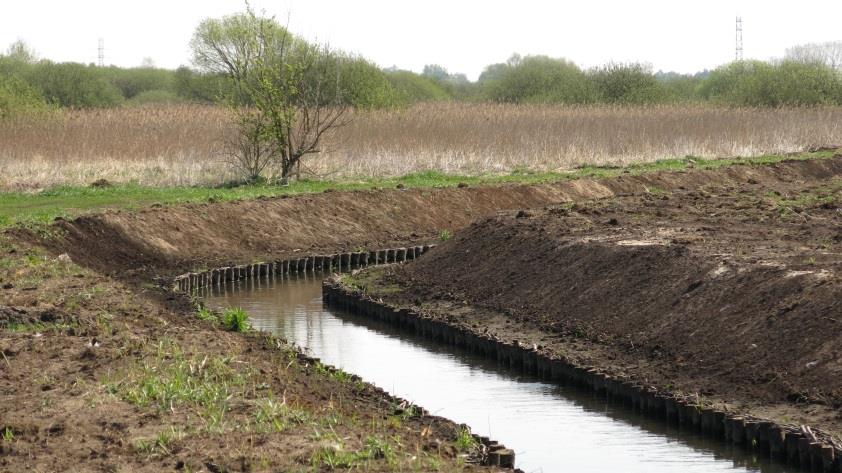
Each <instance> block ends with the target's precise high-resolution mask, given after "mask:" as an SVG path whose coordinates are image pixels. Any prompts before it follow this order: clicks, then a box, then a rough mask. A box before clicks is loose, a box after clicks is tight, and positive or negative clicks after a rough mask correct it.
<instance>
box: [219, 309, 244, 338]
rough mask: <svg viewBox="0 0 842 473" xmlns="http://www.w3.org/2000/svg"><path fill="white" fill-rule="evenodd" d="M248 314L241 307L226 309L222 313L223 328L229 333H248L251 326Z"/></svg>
mask: <svg viewBox="0 0 842 473" xmlns="http://www.w3.org/2000/svg"><path fill="white" fill-rule="evenodd" d="M248 318H249V316H248V314H247V313H246V311H244V310H243V309H241V308H239V307H232V308H229V309H225V312H223V313H222V318H221V320H220V322H222V327H223V328H224V329H225V330H228V331H229V332H247V331H248V330H249V329H250V328H251V325H250V324H249V322H248Z"/></svg>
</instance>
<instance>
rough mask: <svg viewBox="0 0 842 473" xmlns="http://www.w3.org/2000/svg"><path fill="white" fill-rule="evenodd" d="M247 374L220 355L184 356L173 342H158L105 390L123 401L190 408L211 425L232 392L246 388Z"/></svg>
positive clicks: (218, 420)
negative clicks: (144, 356) (121, 377)
mask: <svg viewBox="0 0 842 473" xmlns="http://www.w3.org/2000/svg"><path fill="white" fill-rule="evenodd" d="M248 384H249V374H248V373H246V374H243V373H240V372H238V371H237V370H236V369H235V368H234V367H233V366H232V359H230V358H227V357H222V356H214V357H207V356H192V357H187V356H185V355H184V353H183V352H182V351H181V349H180V347H178V346H177V345H175V344H168V343H161V344H159V345H158V347H157V353H156V354H155V355H154V356H152V357H151V358H147V359H144V360H143V362H142V363H140V364H138V365H137V366H134V367H133V368H131V369H130V370H129V371H128V372H127V373H126V374H125V377H124V378H123V379H121V380H119V381H116V382H112V383H107V384H106V386H105V387H106V390H107V391H108V392H109V393H111V394H113V395H116V396H118V397H120V398H121V399H123V400H124V401H126V402H129V403H131V404H134V405H137V406H141V407H146V406H154V407H157V408H158V409H160V410H165V411H169V410H173V409H175V408H179V407H186V408H189V409H191V410H192V411H193V412H195V413H196V415H198V416H199V417H200V418H202V419H204V420H205V421H206V422H207V423H208V425H209V426H210V427H215V426H219V425H220V424H221V422H222V420H223V418H224V416H225V413H226V412H227V411H228V410H229V408H230V401H231V399H232V398H233V397H234V395H235V394H237V393H240V392H242V391H243V390H244V389H246V388H248Z"/></svg>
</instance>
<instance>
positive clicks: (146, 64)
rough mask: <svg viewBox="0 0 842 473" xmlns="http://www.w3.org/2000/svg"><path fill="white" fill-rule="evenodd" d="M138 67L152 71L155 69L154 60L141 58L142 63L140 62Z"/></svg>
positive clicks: (147, 57)
mask: <svg viewBox="0 0 842 473" xmlns="http://www.w3.org/2000/svg"><path fill="white" fill-rule="evenodd" d="M140 67H141V68H144V69H154V68H155V60H154V59H152V58H151V57H149V56H146V57H144V58H143V60H142V61H140Z"/></svg>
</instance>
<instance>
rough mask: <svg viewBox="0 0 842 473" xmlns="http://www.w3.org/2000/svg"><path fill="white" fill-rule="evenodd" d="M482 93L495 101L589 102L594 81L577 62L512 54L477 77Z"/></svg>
mask: <svg viewBox="0 0 842 473" xmlns="http://www.w3.org/2000/svg"><path fill="white" fill-rule="evenodd" d="M479 86H480V87H481V89H482V93H483V96H484V97H485V98H486V99H488V100H493V101H497V102H512V103H522V102H542V103H569V104H573V103H589V102H594V101H595V100H596V91H595V88H594V85H593V83H592V82H591V81H590V80H589V79H588V77H587V76H586V75H585V73H584V72H582V70H581V69H579V67H578V66H576V64H574V63H572V62H571V61H568V60H566V59H556V58H551V57H548V56H523V57H521V56H512V58H510V59H509V60H508V61H507V62H506V63H505V64H496V65H493V66H489V67H488V68H486V70H485V71H484V72H483V74H482V75H481V76H480V79H479Z"/></svg>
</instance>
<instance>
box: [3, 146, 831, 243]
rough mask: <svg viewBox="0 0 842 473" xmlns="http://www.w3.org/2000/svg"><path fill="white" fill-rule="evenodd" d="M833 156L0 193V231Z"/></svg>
mask: <svg viewBox="0 0 842 473" xmlns="http://www.w3.org/2000/svg"><path fill="white" fill-rule="evenodd" d="M833 154H834V152H833V151H819V152H814V153H810V152H805V153H800V154H795V155H764V156H756V157H749V158H728V159H702V158H695V157H685V158H680V159H667V160H660V161H655V162H652V163H644V164H634V165H630V166H627V167H605V166H585V167H580V168H576V169H572V170H570V171H564V172H530V171H515V172H512V173H509V174H493V175H492V174H489V175H479V176H461V175H452V174H443V173H440V172H435V171H429V172H424V173H418V174H410V175H406V176H402V177H398V178H392V179H373V178H370V179H360V180H349V181H298V182H294V183H292V184H291V185H289V186H267V185H253V186H241V187H231V188H211V187H142V186H138V185H133V184H127V185H118V186H112V187H56V188H52V189H47V190H44V191H41V192H38V193H19V192H10V193H0V228H2V227H9V226H12V225H16V224H28V223H44V222H51V221H52V220H54V219H55V218H57V217H65V218H69V217H75V216H78V215H81V214H84V213H86V212H92V211H97V210H103V209H136V208H141V207H148V206H153V205H173V204H180V203H189V202H208V201H231V200H243V199H257V198H261V197H276V196H282V195H295V194H307V193H317V192H324V191H326V190H328V189H331V190H337V191H347V190H365V189H374V188H393V187H397V186H403V187H406V188H419V187H455V186H457V185H459V184H468V185H495V184H540V183H551V182H559V181H566V180H573V179H580V178H604V177H612V176H617V175H620V174H631V175H638V174H644V173H649V172H656V171H679V170H684V169H692V168H695V169H716V168H721V167H725V166H733V165H765V164H772V163H776V162H780V161H783V160H787V159H798V160H806V159H822V158H829V157H831V156H833Z"/></svg>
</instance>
